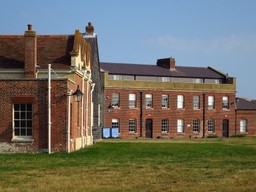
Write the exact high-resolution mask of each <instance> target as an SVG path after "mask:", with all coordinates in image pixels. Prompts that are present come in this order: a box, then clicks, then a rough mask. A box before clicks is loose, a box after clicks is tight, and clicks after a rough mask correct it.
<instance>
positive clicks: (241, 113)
mask: <svg viewBox="0 0 256 192" xmlns="http://www.w3.org/2000/svg"><path fill="white" fill-rule="evenodd" d="M236 114H237V117H236V132H235V133H236V134H241V133H242V134H244V133H245V134H246V135H256V110H237V113H236ZM241 120H246V122H247V130H246V132H241V131H240V121H241Z"/></svg>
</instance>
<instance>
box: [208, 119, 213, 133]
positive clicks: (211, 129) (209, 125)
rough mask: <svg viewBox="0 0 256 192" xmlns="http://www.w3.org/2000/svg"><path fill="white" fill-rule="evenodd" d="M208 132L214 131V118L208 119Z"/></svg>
mask: <svg viewBox="0 0 256 192" xmlns="http://www.w3.org/2000/svg"><path fill="white" fill-rule="evenodd" d="M208 132H212V133H213V132H214V120H212V119H209V120H208Z"/></svg>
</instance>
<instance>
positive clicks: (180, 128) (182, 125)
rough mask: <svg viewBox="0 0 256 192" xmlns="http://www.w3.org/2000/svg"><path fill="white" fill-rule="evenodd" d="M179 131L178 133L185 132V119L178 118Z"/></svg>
mask: <svg viewBox="0 0 256 192" xmlns="http://www.w3.org/2000/svg"><path fill="white" fill-rule="evenodd" d="M177 132H178V133H183V132H184V121H183V119H178V120H177Z"/></svg>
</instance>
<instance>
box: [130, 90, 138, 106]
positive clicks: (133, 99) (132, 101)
mask: <svg viewBox="0 0 256 192" xmlns="http://www.w3.org/2000/svg"><path fill="white" fill-rule="evenodd" d="M129 108H136V94H135V93H130V94H129Z"/></svg>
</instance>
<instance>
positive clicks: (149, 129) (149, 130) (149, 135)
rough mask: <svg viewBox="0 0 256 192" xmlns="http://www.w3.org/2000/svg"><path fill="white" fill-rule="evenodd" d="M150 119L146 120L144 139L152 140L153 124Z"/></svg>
mask: <svg viewBox="0 0 256 192" xmlns="http://www.w3.org/2000/svg"><path fill="white" fill-rule="evenodd" d="M152 122H153V121H152V119H146V138H152V129H153V123H152Z"/></svg>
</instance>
